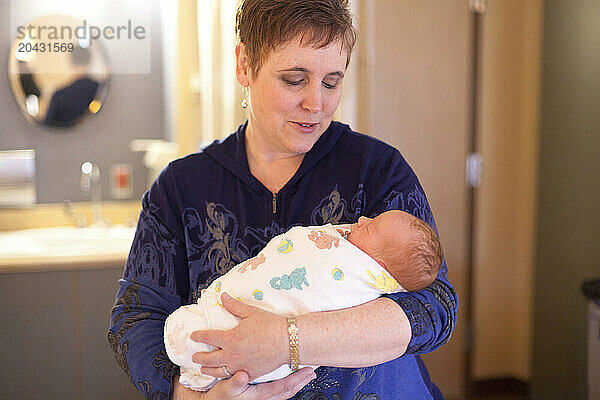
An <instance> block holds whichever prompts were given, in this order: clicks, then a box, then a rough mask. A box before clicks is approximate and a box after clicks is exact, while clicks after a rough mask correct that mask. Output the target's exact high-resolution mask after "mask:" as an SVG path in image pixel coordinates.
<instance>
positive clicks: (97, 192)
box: [80, 161, 106, 226]
mask: <svg viewBox="0 0 600 400" xmlns="http://www.w3.org/2000/svg"><path fill="white" fill-rule="evenodd" d="M80 185H81V192H82V194H83V196H84V197H88V196H89V198H90V201H91V203H92V225H95V226H106V221H105V220H104V217H103V216H102V206H101V203H100V202H101V200H102V182H101V181H100V168H99V167H98V164H96V163H93V162H91V161H86V162H84V163H83V164H81V180H80Z"/></svg>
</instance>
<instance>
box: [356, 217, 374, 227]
mask: <svg viewBox="0 0 600 400" xmlns="http://www.w3.org/2000/svg"><path fill="white" fill-rule="evenodd" d="M370 219H371V218H368V217H360V218H358V225H359V226H360V225H361V224H362V223H364V222H367V221H368V220H370Z"/></svg>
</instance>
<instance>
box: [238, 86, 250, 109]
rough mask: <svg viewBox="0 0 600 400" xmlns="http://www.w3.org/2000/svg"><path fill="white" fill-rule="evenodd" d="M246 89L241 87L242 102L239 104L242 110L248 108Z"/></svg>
mask: <svg viewBox="0 0 600 400" xmlns="http://www.w3.org/2000/svg"><path fill="white" fill-rule="evenodd" d="M247 97H248V88H247V87H245V86H244V87H243V88H242V101H240V104H241V106H242V108H243V109H244V110H245V109H246V108H248V100H247Z"/></svg>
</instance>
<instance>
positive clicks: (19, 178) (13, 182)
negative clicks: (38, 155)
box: [0, 150, 36, 207]
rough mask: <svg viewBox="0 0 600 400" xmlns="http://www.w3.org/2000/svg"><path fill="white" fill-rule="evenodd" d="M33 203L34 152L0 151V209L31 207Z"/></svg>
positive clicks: (34, 193) (34, 198) (34, 201)
mask: <svg viewBox="0 0 600 400" xmlns="http://www.w3.org/2000/svg"><path fill="white" fill-rule="evenodd" d="M35 203H36V190H35V151H34V150H9V151H0V207H31V206H32V205H34V204H35Z"/></svg>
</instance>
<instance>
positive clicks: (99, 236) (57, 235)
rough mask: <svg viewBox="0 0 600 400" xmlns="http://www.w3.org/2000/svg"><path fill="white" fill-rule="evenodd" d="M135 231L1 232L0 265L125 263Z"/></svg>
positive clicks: (113, 228)
mask: <svg viewBox="0 0 600 400" xmlns="http://www.w3.org/2000/svg"><path fill="white" fill-rule="evenodd" d="M134 234H135V228H133V227H127V226H111V227H94V226H92V227H87V228H75V227H68V226H62V227H53V228H36V229H24V230H19V231H11V232H0V265H4V266H8V265H11V264H14V263H15V262H16V263H18V262H22V261H27V262H28V263H30V264H31V263H32V262H34V261H35V260H36V259H37V260H39V261H38V262H39V263H44V262H46V263H47V262H48V261H49V260H52V261H53V262H54V263H59V262H61V261H69V262H73V261H74V260H79V261H81V262H84V261H85V260H86V259H87V260H96V261H99V260H101V259H103V258H104V259H106V260H107V261H112V260H125V259H126V258H127V254H128V253H129V249H130V248H131V243H132V242H133V237H134Z"/></svg>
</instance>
